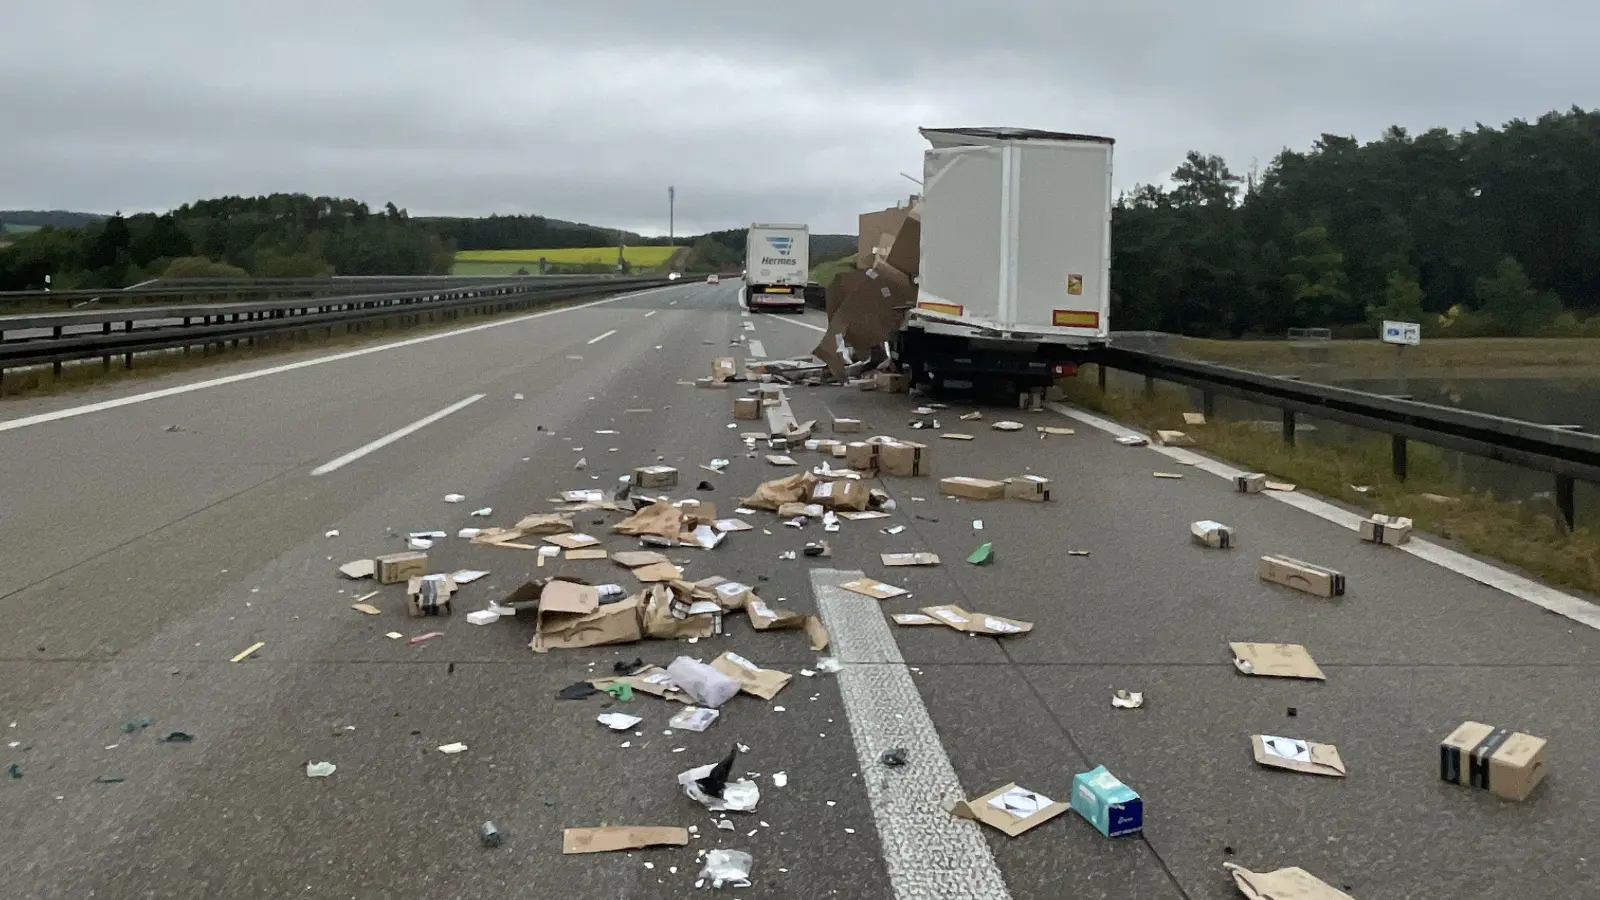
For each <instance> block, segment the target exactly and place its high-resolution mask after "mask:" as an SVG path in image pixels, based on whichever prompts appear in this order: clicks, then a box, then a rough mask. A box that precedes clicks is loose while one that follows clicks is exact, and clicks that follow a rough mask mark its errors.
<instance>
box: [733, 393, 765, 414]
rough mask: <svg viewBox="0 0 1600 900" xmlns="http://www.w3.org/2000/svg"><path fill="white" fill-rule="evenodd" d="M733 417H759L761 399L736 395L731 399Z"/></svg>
mask: <svg viewBox="0 0 1600 900" xmlns="http://www.w3.org/2000/svg"><path fill="white" fill-rule="evenodd" d="M733 417H734V418H735V419H759V418H761V401H760V400H757V399H756V398H755V397H736V398H734V401H733Z"/></svg>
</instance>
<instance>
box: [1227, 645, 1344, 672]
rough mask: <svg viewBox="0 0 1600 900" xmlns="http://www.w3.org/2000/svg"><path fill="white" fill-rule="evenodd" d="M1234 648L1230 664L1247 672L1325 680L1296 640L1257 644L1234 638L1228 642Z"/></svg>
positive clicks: (1308, 654) (1229, 646)
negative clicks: (1285, 642)
mask: <svg viewBox="0 0 1600 900" xmlns="http://www.w3.org/2000/svg"><path fill="white" fill-rule="evenodd" d="M1228 648H1229V649H1231V650H1232V651H1233V667H1234V668H1235V669H1238V670H1239V671H1240V672H1243V673H1244V674H1246V675H1264V676H1268V677H1272V678H1310V679H1314V680H1316V681H1326V680H1327V677H1326V676H1325V675H1323V674H1322V670H1321V669H1319V668H1317V664H1316V662H1315V661H1314V660H1312V658H1311V654H1310V653H1308V652H1306V648H1304V647H1302V646H1300V645H1299V644H1256V643H1249V642H1242V641H1235V642H1232V643H1229V644H1228Z"/></svg>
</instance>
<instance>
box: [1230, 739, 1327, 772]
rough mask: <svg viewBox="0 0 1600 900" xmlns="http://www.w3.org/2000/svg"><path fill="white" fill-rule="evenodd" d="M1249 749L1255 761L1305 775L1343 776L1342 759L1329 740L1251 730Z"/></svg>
mask: <svg viewBox="0 0 1600 900" xmlns="http://www.w3.org/2000/svg"><path fill="white" fill-rule="evenodd" d="M1250 746H1251V749H1252V750H1254V751H1255V756H1256V762H1258V763H1260V764H1261V765H1263V766H1271V767H1273V768H1276V769H1288V770H1290V771H1292V772H1303V773H1305V774H1307V775H1330V776H1333V777H1335V778H1343V777H1344V776H1345V769H1344V760H1341V759H1340V758H1339V748H1337V747H1335V746H1334V745H1332V744H1318V743H1315V742H1313V741H1303V740H1300V739H1299V738H1286V737H1276V736H1273V735H1267V734H1252V735H1251V736H1250Z"/></svg>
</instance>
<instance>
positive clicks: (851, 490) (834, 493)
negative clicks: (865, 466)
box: [811, 479, 872, 512]
mask: <svg viewBox="0 0 1600 900" xmlns="http://www.w3.org/2000/svg"><path fill="white" fill-rule="evenodd" d="M871 498H872V495H871V489H870V488H868V487H867V486H866V485H865V484H863V483H862V482H860V481H851V480H848V479H842V480H839V481H824V482H822V483H820V484H818V485H817V486H815V487H813V488H812V489H811V502H812V503H820V504H822V505H823V506H824V507H826V508H828V509H848V510H851V511H852V512H864V511H865V510H866V508H867V504H868V502H869V501H870V500H871Z"/></svg>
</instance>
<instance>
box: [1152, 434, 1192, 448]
mask: <svg viewBox="0 0 1600 900" xmlns="http://www.w3.org/2000/svg"><path fill="white" fill-rule="evenodd" d="M1156 443H1158V444H1161V445H1162V446H1163V447H1193V446H1194V438H1192V437H1190V436H1188V435H1187V434H1184V433H1183V432H1181V431H1157V432H1156Z"/></svg>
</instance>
